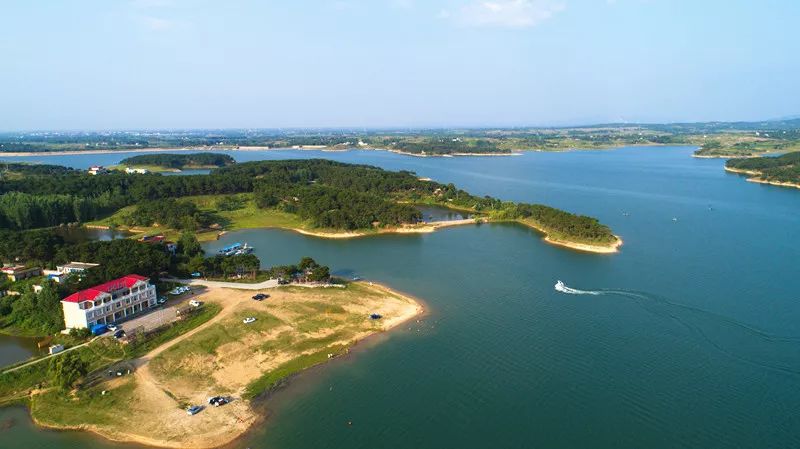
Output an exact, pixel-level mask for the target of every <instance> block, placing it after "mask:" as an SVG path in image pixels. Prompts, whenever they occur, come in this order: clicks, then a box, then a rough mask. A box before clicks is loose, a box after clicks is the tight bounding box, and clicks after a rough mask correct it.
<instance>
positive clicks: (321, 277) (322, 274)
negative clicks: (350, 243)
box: [308, 265, 331, 282]
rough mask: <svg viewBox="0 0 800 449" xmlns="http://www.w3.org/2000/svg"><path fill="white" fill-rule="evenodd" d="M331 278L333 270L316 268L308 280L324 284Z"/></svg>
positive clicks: (322, 267)
mask: <svg viewBox="0 0 800 449" xmlns="http://www.w3.org/2000/svg"><path fill="white" fill-rule="evenodd" d="M330 278H331V270H330V269H329V268H328V267H327V266H325V265H322V266H316V267H314V269H312V270H311V273H309V274H308V280H309V281H311V282H323V281H327V280H328V279H330Z"/></svg>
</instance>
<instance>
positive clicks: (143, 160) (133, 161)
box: [120, 153, 236, 168]
mask: <svg viewBox="0 0 800 449" xmlns="http://www.w3.org/2000/svg"><path fill="white" fill-rule="evenodd" d="M235 163H236V160H235V159H233V157H231V156H230V155H227V154H219V153H190V154H170V153H153V154H142V155H139V156H133V157H129V158H126V159H123V160H122V161H120V164H121V165H131V166H135V165H155V166H158V167H166V168H184V167H224V166H226V165H233V164H235Z"/></svg>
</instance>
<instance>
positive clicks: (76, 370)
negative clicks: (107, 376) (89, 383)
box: [49, 352, 89, 390]
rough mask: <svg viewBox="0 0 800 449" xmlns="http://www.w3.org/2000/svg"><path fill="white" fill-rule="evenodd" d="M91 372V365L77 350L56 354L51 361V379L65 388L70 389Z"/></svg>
mask: <svg viewBox="0 0 800 449" xmlns="http://www.w3.org/2000/svg"><path fill="white" fill-rule="evenodd" d="M88 372H89V365H88V364H87V363H86V362H85V361H84V360H83V359H81V358H80V356H79V355H78V353H76V352H67V353H66V354H62V355H60V356H55V357H53V359H52V360H51V361H50V369H49V374H50V380H51V381H52V382H53V384H54V385H56V386H58V387H59V388H61V389H63V390H68V389H69V388H71V387H72V385H73V384H74V383H75V382H77V381H78V379H80V378H81V377H83V376H85V375H86V373H88Z"/></svg>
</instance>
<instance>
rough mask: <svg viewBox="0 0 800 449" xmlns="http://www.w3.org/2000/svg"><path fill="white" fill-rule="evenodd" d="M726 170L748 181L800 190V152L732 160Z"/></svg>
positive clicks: (727, 164) (728, 162)
mask: <svg viewBox="0 0 800 449" xmlns="http://www.w3.org/2000/svg"><path fill="white" fill-rule="evenodd" d="M725 170H726V171H729V172H731V173H739V174H744V175H747V176H748V178H747V180H748V181H750V182H757V183H762V184H771V185H776V186H781V187H794V188H800V151H796V152H792V153H787V154H784V155H782V156H767V157H755V158H747V159H731V160H729V161H727V162H726V163H725Z"/></svg>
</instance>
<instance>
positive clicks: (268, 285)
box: [164, 279, 278, 290]
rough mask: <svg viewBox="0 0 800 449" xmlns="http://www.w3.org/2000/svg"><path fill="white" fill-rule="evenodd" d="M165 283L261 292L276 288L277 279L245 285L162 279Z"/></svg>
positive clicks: (241, 283) (240, 283) (239, 283)
mask: <svg viewBox="0 0 800 449" xmlns="http://www.w3.org/2000/svg"><path fill="white" fill-rule="evenodd" d="M164 280H165V281H167V282H177V283H179V284H186V285H202V286H205V287H223V288H236V289H239V290H263V289H265V288H275V287H277V286H278V280H277V279H269V280H266V281H264V282H259V283H258V284H247V283H243V282H222V281H204V280H202V279H164Z"/></svg>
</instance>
